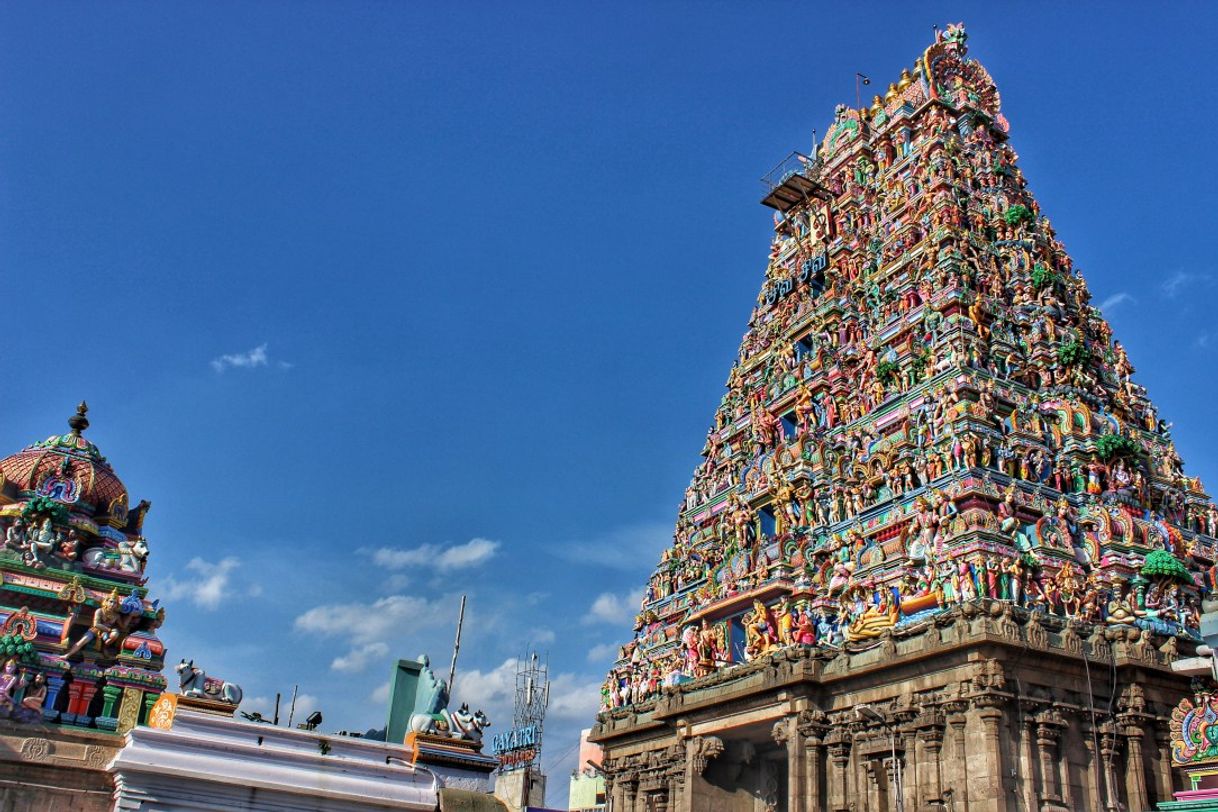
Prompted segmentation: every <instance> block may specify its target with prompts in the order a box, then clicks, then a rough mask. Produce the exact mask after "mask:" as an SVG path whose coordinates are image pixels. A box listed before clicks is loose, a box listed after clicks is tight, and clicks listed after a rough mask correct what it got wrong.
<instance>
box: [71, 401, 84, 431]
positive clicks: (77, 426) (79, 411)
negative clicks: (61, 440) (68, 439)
mask: <svg viewBox="0 0 1218 812" xmlns="http://www.w3.org/2000/svg"><path fill="white" fill-rule="evenodd" d="M88 411H89V404H87V403H85V402H84V401H83V400H82V401H81V402H80V405H79V406H77V407H76V414H74V415H72V416H71V417H69V418H68V427H69V428H71V429H72V433H73V434H80V433H81V432H82V431H84V430H85V429H87V428H89V418H87V417H85V414H86V413H87V412H88Z"/></svg>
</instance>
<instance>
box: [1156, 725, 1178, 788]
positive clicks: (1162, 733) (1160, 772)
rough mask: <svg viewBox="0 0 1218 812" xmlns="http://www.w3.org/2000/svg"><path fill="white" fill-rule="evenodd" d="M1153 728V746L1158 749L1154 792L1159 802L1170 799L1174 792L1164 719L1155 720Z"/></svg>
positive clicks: (1169, 739) (1168, 741) (1168, 736)
mask: <svg viewBox="0 0 1218 812" xmlns="http://www.w3.org/2000/svg"><path fill="white" fill-rule="evenodd" d="M1154 730H1155V747H1156V748H1157V749H1158V752H1157V753H1156V754H1155V755H1156V761H1158V764H1156V766H1155V792H1156V793H1157V794H1158V796H1159V797H1158V801H1159V803H1163V802H1164V801H1170V800H1172V798H1173V797H1175V796H1174V795H1173V793H1174V792H1175V784H1174V782H1173V781H1172V763H1171V734H1170V733H1169V732H1168V728H1167V721H1166V720H1156V722H1155V725H1154Z"/></svg>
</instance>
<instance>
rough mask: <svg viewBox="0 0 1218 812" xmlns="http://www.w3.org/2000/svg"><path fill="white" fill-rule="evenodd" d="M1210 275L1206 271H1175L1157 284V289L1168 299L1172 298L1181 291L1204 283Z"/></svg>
mask: <svg viewBox="0 0 1218 812" xmlns="http://www.w3.org/2000/svg"><path fill="white" fill-rule="evenodd" d="M1210 279H1211V277H1210V275H1209V274H1207V273H1190V272H1188V271H1176V272H1174V273H1172V274H1170V275H1169V276H1168V277H1167V278H1166V279H1164V280H1163V282H1162V283H1160V285H1159V290H1160V291H1162V293H1163V295H1164V296H1166V297H1167V298H1168V299H1174V298H1176V297H1177V296H1179V295H1180V294H1181V293H1185V292H1187V291H1188V290H1190V289H1192V288H1195V287H1197V286H1198V285H1203V284H1206V283H1208V282H1209V281H1210Z"/></svg>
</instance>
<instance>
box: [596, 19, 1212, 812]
mask: <svg viewBox="0 0 1218 812" xmlns="http://www.w3.org/2000/svg"><path fill="white" fill-rule="evenodd" d="M966 41H967V35H966V33H965V30H964V27H963V26H962V25H952V26H948V27H947V28H946V30H942V31H937V33H936V36H935V40H934V41H933V42H932V43H931V44H930V45H929V46H928V47H927V48H926V49H925V50H924V51H923V52H922V53H921V54H920V56H919V57H918V59H917V61H916V62H915V63H914V64H913V65H912V66H911V67H909V68H906V69H905V70H903V71H902V72H901V74H900V76H899V77H898V78H897V79H896V80H895V81H894V82H893V83H892V84H890V85H889V86H888V89H887V91H886V92H884V93H883V94H881V95H877V96H876V97H875V99H874V100H873V102H872V103H871V104H870V105H869V106H866V107H863V108H861V109H854V108H850V107H847V106H846V105H844V104H843V105H838V107H837V109H836V110H835V111H834V115H833V118H832V121H831V123H830V125H829V127H828V128H827V131H826V133H825V136H824V138H823V140H821V141H820V142H819V143H817V144H815V145H814V146H813V148H812V150H811V151H810V152H811V154H810V155H803V154H800V153H794V154H793V155H791V156H790V157H789V158H787V159H785V160H784V161H782V162H781V163H780V164H779V165H778V166H777V167H776V168H775V169H774V170H773V171H772V172H770V173H769V174H768V175H767V176H766V177H765V178H764V179H763V182H764V185H765V192H764V197H763V198H762V201H761V202H762V204H763V205H764V206H766V207H768V208H770V209H772V210H773V211H774V214H773V219H774V237H773V240H772V242H771V244H770V247H769V252H768V257H767V258H766V261H765V263H764V265H765V267H764V274H761V279H760V280H759V281H760V292H759V293H758V296H757V299H756V305H755V307H754V308H753V311H752V314H751V316H750V318H749V322H748V325H747V329H746V331H745V333H744V338H743V340H742V342H741V344H740V349H739V355H738V357H737V359H736V361H735V363H734V364H733V365H732V368H731V370H730V371H729V373H728V375H727V385H726V392H725V393H724V394H723V396H722V400H721V402H720V406H719V408H718V410H717V411H716V413H715V414H714V417H713V419H712V420H711V425H710V428H709V431H708V432H707V438H706V443H705V445H704V447H703V449H702V460H701V461H700V462H699V464H698V465H697V466H696V468H695V470H694V473H693V476H692V479H691V481H690V484H689V487H688V489H687V490H686V492H685V497H684V499H683V501H682V502H681V504H680V505H679V507H678V510H677V518H676V524H675V530H674V534H673V540H672V544H671V546H670V547H669V548H668V549H666V550H665V551H664V552H663V554H662V555H661V557H660V560H659V562H658V563H657V566H656V567H655V569H654V571H653V573H652V574H651V576H650V578H649V580H648V582H647V584H646V592H645V595H644V597H643V600H642V605H641V606H640V607H639V612H638V615H637V616H636V618H635V623H634V629H633V634H632V635H631V636H630V637H629V639H627V640H625V641H624V644H623V645H622V646H621V648H620V651H619V657H618V659H617V662H616V663H615V664H614V666H613V668H612V670H611V671H610V673H609V674H608V677H607V679H606V681H605V684H604V688H603V693H602V700H603V701H602V708H601V710H602V713H601V715H600V717H599V724H598V726H597V728H596V729H595V730H594V732H593V739H594V740H595V741H597V742H599V743H600V744H601V745H602V746H603V747H604V748H605V761H604V768H605V770H606V774H607V784H608V786H609V788H610V797H611V798H612V799H613V800H612V801H611V804H612V806H613V808H614V809H615V810H617V812H623V810H625V812H633V810H645V809H646V810H650V809H669V810H683V809H692V810H696V809H708V808H722V809H762V808H764V809H785V810H790V811H791V812H794V810H814V809H816V810H819V809H831V810H846V809H853V810H863V809H866V810H881V809H884V810H888V809H900V808H907V809H931V808H934V809H947V808H957V807H958V808H960V809H971V810H973V812H977V810H983V809H984V810H1007V809H1015V808H1019V809H1024V808H1027V809H1032V808H1036V809H1041V810H1049V809H1053V810H1057V809H1062V810H1064V809H1117V808H1133V809H1145V808H1148V807H1149V806H1150V805H1152V804H1153V803H1155V802H1158V801H1163V800H1168V799H1170V798H1171V797H1172V787H1173V776H1172V771H1171V758H1170V754H1169V752H1168V746H1167V740H1166V738H1165V736H1166V730H1167V723H1168V718H1169V716H1170V708H1171V706H1173V705H1174V704H1175V703H1176V701H1177V699H1178V695H1179V692H1180V691H1181V690H1182V686H1181V683H1180V677H1178V676H1176V675H1174V674H1173V673H1172V672H1171V669H1170V663H1171V661H1172V660H1173V659H1174V657H1175V656H1176V654H1177V652H1178V651H1179V650H1181V649H1189V648H1191V647H1194V646H1195V645H1196V642H1197V641H1198V639H1199V638H1198V623H1199V603H1200V597H1201V595H1203V594H1205V593H1207V592H1209V591H1210V590H1211V589H1212V588H1213V587H1214V573H1215V563H1216V562H1218V508H1216V507H1215V505H1214V504H1213V502H1212V501H1211V499H1210V498H1209V496H1208V495H1207V494H1206V492H1205V490H1204V489H1203V487H1202V483H1201V482H1200V480H1199V479H1198V478H1197V477H1196V476H1190V475H1188V474H1186V473H1185V470H1184V464H1183V462H1182V460H1181V458H1180V455H1179V454H1178V453H1177V451H1176V448H1175V446H1174V444H1173V442H1172V437H1171V432H1170V428H1171V427H1170V424H1168V423H1167V422H1165V421H1163V420H1161V419H1160V418H1159V416H1158V414H1157V411H1156V408H1155V406H1154V404H1153V403H1152V401H1151V399H1150V396H1149V394H1148V393H1147V391H1146V389H1145V387H1144V386H1142V385H1141V384H1139V383H1138V382H1137V381H1136V379H1135V377H1134V366H1133V364H1132V362H1131V360H1130V358H1129V356H1128V355H1127V354H1126V351H1125V349H1124V348H1123V347H1122V346H1121V343H1120V342H1119V341H1116V340H1114V337H1113V334H1112V329H1111V328H1110V327H1109V325H1108V323H1107V322H1106V321H1105V319H1104V316H1103V314H1102V313H1101V312H1100V310H1099V309H1098V308H1097V307H1095V306H1094V305H1093V304H1092V302H1091V294H1090V292H1089V291H1088V289H1087V284H1086V282H1085V281H1084V279H1083V277H1082V275H1081V274H1080V272H1079V270H1078V268H1077V267H1075V265H1074V263H1073V262H1072V260H1071V258H1070V256H1069V254H1068V253H1067V252H1066V248H1065V246H1064V245H1063V243H1062V242H1061V240H1060V239H1059V238H1058V235H1057V233H1056V232H1055V230H1054V228H1053V226H1052V224H1051V223H1050V221H1049V218H1048V217H1047V216H1045V214H1044V213H1043V212H1042V211H1041V207H1040V205H1039V203H1038V202H1037V200H1036V199H1035V198H1034V197H1033V195H1032V193H1031V191H1030V188H1029V185H1028V180H1027V178H1025V177H1024V175H1023V172H1022V171H1021V170H1020V168H1019V166H1018V162H1017V156H1016V153H1015V150H1014V149H1013V148H1012V146H1011V143H1010V139H1009V130H1010V125H1009V123H1008V122H1007V120H1006V118H1005V117H1004V116H1003V114H1002V110H1001V104H1000V95H999V92H998V89H997V87H996V85H995V83H994V81H993V79H992V78H991V76H990V74H989V72H988V71H987V70H986V69H985V67H984V66H983V65H982V64H981V63H980V62H978V61H977V60H976V59H974V58H973V57H971V56H970V55H969V53H968V49H967V47H966ZM1185 685H1186V683H1185ZM1160 734H1162V735H1160ZM754 801H755V802H756V804H755V805H751V804H753V802H754Z"/></svg>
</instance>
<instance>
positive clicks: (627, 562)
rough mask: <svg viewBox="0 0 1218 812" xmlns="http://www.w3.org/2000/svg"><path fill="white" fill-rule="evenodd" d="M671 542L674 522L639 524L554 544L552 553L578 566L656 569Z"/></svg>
mask: <svg viewBox="0 0 1218 812" xmlns="http://www.w3.org/2000/svg"><path fill="white" fill-rule="evenodd" d="M671 543H672V525H671V524H670V523H668V522H637V523H635V524H629V525H624V526H622V527H618V528H615V529H613V530H610V531H608V532H607V533H604V534H603V535H600V536H597V537H595V538H588V539H577V540H575V541H570V542H564V543H563V544H558V545H554V546H553V547H552V548H551V551H552V552H553V553H554V554H555V555H557V556H559V557H561V558H563V559H566V560H568V561H571V562H572V563H575V564H583V565H591V566H597V567H611V568H612V569H617V570H639V569H643V568H649V567H651V566H653V565H654V564H655V562H656V561H657V560H658V559H659V557H660V551H662V550H663V549H664V548H665V547H667V546H668V545H669V544H671Z"/></svg>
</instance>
